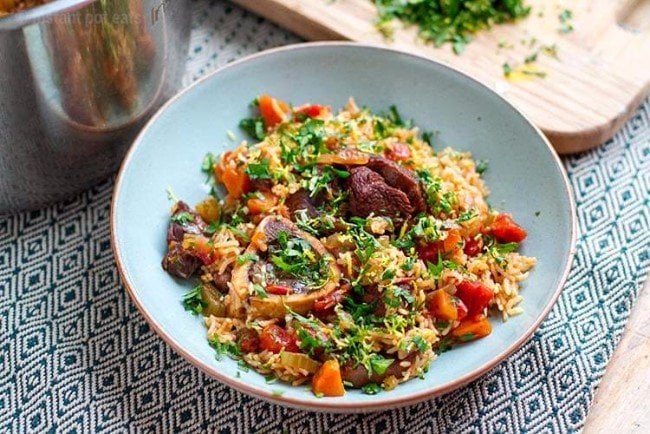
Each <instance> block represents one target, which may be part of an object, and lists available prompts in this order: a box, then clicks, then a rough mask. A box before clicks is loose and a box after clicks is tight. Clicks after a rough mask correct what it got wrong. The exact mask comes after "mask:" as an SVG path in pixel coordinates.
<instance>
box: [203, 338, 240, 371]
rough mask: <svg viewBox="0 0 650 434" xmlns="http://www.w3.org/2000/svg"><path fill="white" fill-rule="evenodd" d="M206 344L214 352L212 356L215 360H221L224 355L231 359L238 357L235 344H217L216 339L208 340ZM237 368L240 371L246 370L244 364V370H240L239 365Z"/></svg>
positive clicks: (237, 349)
mask: <svg viewBox="0 0 650 434" xmlns="http://www.w3.org/2000/svg"><path fill="white" fill-rule="evenodd" d="M208 343H209V344H210V346H211V347H212V348H214V350H215V355H214V356H215V358H216V359H217V360H221V359H222V358H223V356H224V355H228V356H231V357H236V356H239V348H237V344H235V343H234V342H225V343H222V342H219V340H218V338H214V339H210V340H209V341H208ZM237 366H238V367H239V369H240V370H242V371H247V370H248V366H246V364H244V368H242V366H241V364H238V365H237Z"/></svg>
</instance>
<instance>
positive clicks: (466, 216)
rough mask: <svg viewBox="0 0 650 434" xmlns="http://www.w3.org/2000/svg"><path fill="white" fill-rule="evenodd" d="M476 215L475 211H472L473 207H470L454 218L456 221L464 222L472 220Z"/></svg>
mask: <svg viewBox="0 0 650 434" xmlns="http://www.w3.org/2000/svg"><path fill="white" fill-rule="evenodd" d="M476 216H478V214H476V211H474V210H473V209H470V210H467V211H463V212H461V213H460V215H459V216H458V218H457V219H456V221H457V222H458V223H464V222H467V221H470V220H472V219H473V218H474V217H476Z"/></svg>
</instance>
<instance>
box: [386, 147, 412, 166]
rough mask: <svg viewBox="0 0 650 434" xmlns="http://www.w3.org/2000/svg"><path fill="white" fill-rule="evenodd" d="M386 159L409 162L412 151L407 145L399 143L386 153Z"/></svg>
mask: <svg viewBox="0 0 650 434" xmlns="http://www.w3.org/2000/svg"><path fill="white" fill-rule="evenodd" d="M386 157H388V158H389V159H391V160H393V161H408V160H410V159H411V149H409V147H408V145H407V144H405V143H399V142H398V143H395V145H393V148H392V149H389V150H387V151H386Z"/></svg>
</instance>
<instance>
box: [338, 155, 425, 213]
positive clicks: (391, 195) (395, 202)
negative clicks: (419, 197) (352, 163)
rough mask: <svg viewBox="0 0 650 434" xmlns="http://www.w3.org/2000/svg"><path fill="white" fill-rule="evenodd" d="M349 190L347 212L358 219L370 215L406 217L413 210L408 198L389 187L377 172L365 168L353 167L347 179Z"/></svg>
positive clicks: (399, 191) (401, 192)
mask: <svg viewBox="0 0 650 434" xmlns="http://www.w3.org/2000/svg"><path fill="white" fill-rule="evenodd" d="M348 188H349V190H350V199H349V211H350V213H351V214H352V215H355V216H358V217H368V216H369V215H370V214H373V213H374V214H375V215H382V216H388V217H395V218H398V217H407V216H409V215H410V214H412V213H413V211H414V208H413V206H412V205H411V203H410V202H409V198H408V196H407V195H406V194H405V193H404V192H403V191H401V190H399V189H397V188H394V187H391V186H390V185H388V184H387V183H386V181H385V180H384V178H383V177H382V176H381V175H380V174H379V173H377V172H375V171H373V170H371V169H369V168H367V167H365V166H361V167H354V168H352V169H351V170H350V177H349V178H348Z"/></svg>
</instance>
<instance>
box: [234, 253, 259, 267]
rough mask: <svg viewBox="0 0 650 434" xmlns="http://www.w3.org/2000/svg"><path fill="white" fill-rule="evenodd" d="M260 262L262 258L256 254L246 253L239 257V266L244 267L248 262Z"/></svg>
mask: <svg viewBox="0 0 650 434" xmlns="http://www.w3.org/2000/svg"><path fill="white" fill-rule="evenodd" d="M259 260H260V257H259V256H258V255H256V254H255V253H244V254H243V255H239V256H237V265H243V264H245V263H247V262H257V261H259Z"/></svg>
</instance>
